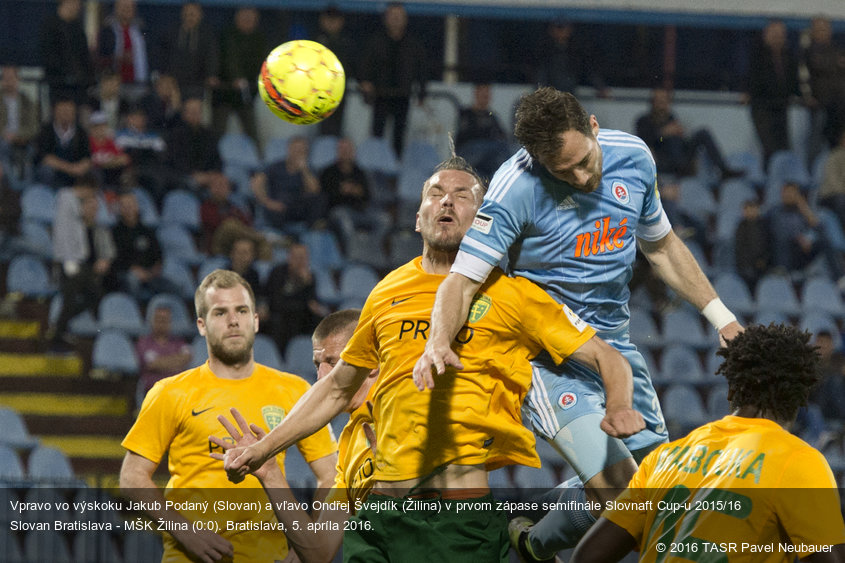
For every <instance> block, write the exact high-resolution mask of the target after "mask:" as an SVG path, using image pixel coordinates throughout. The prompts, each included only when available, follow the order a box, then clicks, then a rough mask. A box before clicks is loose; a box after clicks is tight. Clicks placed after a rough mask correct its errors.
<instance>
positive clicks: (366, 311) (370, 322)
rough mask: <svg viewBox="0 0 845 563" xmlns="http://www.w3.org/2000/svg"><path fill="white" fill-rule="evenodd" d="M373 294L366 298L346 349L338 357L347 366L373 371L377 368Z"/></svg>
mask: <svg viewBox="0 0 845 563" xmlns="http://www.w3.org/2000/svg"><path fill="white" fill-rule="evenodd" d="M374 293H375V291H374V292H373V293H370V296H369V297H368V298H367V302H366V303H364V307H363V308H362V309H361V317H360V318H359V320H358V326H357V327H355V332H354V333H353V334H352V338H350V339H349V342H347V343H346V348H344V350H343V352H342V353H341V354H340V357H341V358H342V359H343V361H344V362H346V363H347V364H350V365H353V366H357V367H362V368H369V369H375V368H377V367H378V362H379V359H378V343H377V341H376V333H375V319H374V316H373V306H372V300H373V294H374Z"/></svg>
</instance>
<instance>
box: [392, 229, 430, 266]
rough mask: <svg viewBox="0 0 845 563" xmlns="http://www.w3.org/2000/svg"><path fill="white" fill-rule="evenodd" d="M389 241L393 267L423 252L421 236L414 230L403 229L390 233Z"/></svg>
mask: <svg viewBox="0 0 845 563" xmlns="http://www.w3.org/2000/svg"><path fill="white" fill-rule="evenodd" d="M388 242H389V244H390V267H391V268H398V267H399V266H401V265H403V264H406V263H408V262H410V261H411V260H413V259H414V258H416V257H417V256H419V255H420V254H421V253H422V241H421V240H420V236H419V235H418V234H417V233H415V232H413V231H409V230H402V231H398V232H396V233H393V234H392V235H390V237H389V241H388Z"/></svg>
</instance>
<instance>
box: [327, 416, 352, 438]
mask: <svg viewBox="0 0 845 563" xmlns="http://www.w3.org/2000/svg"><path fill="white" fill-rule="evenodd" d="M348 423H349V413H348V412H346V411H343V412H341V413H340V414H338V415H337V416H336V417H334V418H333V419H332V421H331V425H332V431H333V432H334V435H335V437H337V436H340V433H341V432H343V428H344V427H345V426H346V425H347V424H348Z"/></svg>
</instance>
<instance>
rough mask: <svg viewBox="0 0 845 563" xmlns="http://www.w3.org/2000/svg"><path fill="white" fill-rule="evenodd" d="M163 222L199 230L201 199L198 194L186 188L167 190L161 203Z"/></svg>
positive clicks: (195, 230)
mask: <svg viewBox="0 0 845 563" xmlns="http://www.w3.org/2000/svg"><path fill="white" fill-rule="evenodd" d="M161 223H162V224H163V225H168V226H169V225H180V226H182V227H185V228H186V229H189V230H191V231H194V232H197V231H199V229H200V201H199V199H198V198H197V196H195V195H194V194H192V193H190V192H187V191H185V190H174V191H172V192H167V195H165V196H164V200H163V201H162V203H161Z"/></svg>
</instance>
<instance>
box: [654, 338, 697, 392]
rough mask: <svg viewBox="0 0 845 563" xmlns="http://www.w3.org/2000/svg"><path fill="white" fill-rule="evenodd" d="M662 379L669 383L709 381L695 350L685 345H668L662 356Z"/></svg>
mask: <svg viewBox="0 0 845 563" xmlns="http://www.w3.org/2000/svg"><path fill="white" fill-rule="evenodd" d="M660 365H661V370H660V372H661V375H662V377H661V381H663V382H667V383H688V384H698V383H708V380H707V379H705V377H704V372H703V371H702V369H701V360H699V359H698V354H696V352H695V350H693V349H692V348H689V347H687V346H683V345H678V344H676V345H672V346H667V347H666V349H665V350H663V355H662V356H661V361H660Z"/></svg>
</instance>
